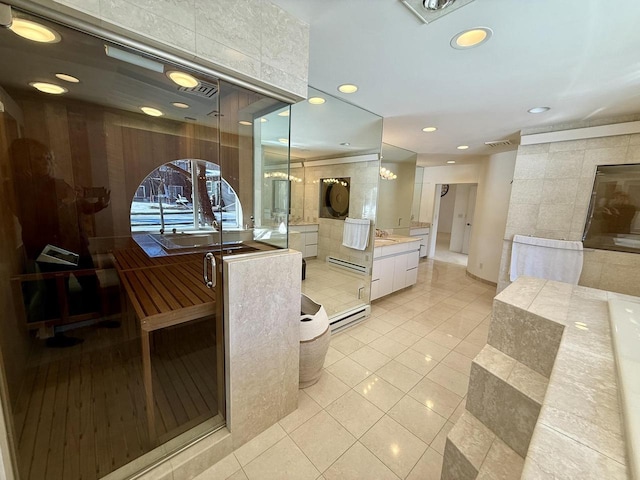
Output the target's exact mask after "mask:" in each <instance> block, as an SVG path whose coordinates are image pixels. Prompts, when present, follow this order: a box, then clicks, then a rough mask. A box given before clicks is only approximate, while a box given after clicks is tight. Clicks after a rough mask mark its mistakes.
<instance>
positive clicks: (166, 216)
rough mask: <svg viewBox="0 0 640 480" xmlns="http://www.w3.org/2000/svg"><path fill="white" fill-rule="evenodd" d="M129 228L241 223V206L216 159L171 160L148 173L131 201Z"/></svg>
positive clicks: (234, 225) (182, 228)
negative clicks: (214, 160)
mask: <svg viewBox="0 0 640 480" xmlns="http://www.w3.org/2000/svg"><path fill="white" fill-rule="evenodd" d="M130 218H131V231H132V232H145V231H157V230H159V229H169V230H170V229H173V228H175V229H177V230H180V231H185V230H217V229H218V228H220V227H222V228H223V229H237V228H240V226H241V225H242V206H241V205H240V200H239V199H238V195H237V194H236V192H235V191H234V190H233V188H232V187H231V185H229V183H228V182H227V181H226V180H225V179H224V178H223V177H221V176H220V167H219V166H218V165H216V164H215V163H211V162H207V161H204V160H197V159H182V160H174V161H173V162H169V163H165V164H164V165H161V166H160V167H158V168H156V169H155V170H154V171H152V172H151V173H149V174H148V175H147V176H146V177H145V178H144V180H143V181H142V182H141V183H140V185H139V186H138V188H137V190H136V194H135V196H134V198H133V200H132V202H131V210H130Z"/></svg>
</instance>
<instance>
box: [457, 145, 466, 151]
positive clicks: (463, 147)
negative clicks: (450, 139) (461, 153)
mask: <svg viewBox="0 0 640 480" xmlns="http://www.w3.org/2000/svg"><path fill="white" fill-rule="evenodd" d="M456 148H457V149H458V150H466V149H467V148H469V145H459V146H458V147H456Z"/></svg>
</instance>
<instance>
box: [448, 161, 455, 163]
mask: <svg viewBox="0 0 640 480" xmlns="http://www.w3.org/2000/svg"><path fill="white" fill-rule="evenodd" d="M447 163H456V161H455V160H449V161H448V162H447Z"/></svg>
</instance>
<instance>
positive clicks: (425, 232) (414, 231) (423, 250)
mask: <svg viewBox="0 0 640 480" xmlns="http://www.w3.org/2000/svg"><path fill="white" fill-rule="evenodd" d="M409 235H411V236H412V237H419V238H420V258H425V257H426V256H427V246H428V245H429V227H413V228H411V229H410V230H409Z"/></svg>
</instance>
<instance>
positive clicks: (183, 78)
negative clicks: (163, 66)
mask: <svg viewBox="0 0 640 480" xmlns="http://www.w3.org/2000/svg"><path fill="white" fill-rule="evenodd" d="M167 77H169V78H170V79H171V80H172V81H173V83H175V84H176V85H180V86H181V87H184V88H195V87H197V86H198V85H200V81H199V80H198V79H197V78H195V77H194V76H193V75H189V74H188V73H186V72H179V71H178V70H170V71H168V72H167Z"/></svg>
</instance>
